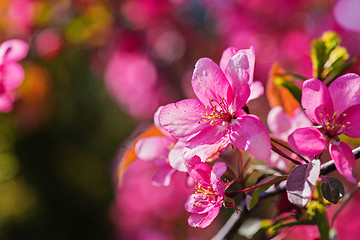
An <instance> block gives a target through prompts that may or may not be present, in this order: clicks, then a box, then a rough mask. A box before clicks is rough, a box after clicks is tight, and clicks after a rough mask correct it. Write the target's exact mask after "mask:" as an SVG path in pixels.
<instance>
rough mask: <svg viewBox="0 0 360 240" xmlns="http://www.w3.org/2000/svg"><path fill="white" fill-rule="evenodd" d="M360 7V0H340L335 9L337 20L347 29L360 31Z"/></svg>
mask: <svg viewBox="0 0 360 240" xmlns="http://www.w3.org/2000/svg"><path fill="white" fill-rule="evenodd" d="M359 9H360V2H359V1H358V0H339V1H337V3H336V5H335V7H334V9H333V13H334V17H335V20H336V21H337V23H338V24H339V25H340V26H341V27H343V28H345V29H347V30H350V31H355V32H360V24H359V23H360V15H359Z"/></svg>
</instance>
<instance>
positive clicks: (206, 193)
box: [195, 183, 217, 206]
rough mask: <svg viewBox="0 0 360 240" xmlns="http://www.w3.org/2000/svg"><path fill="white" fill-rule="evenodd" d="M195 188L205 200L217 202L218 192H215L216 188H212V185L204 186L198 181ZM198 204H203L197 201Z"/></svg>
mask: <svg viewBox="0 0 360 240" xmlns="http://www.w3.org/2000/svg"><path fill="white" fill-rule="evenodd" d="M195 189H196V192H195V193H196V194H198V195H200V196H202V197H203V200H204V201H207V202H210V203H211V202H216V200H217V195H216V193H215V192H214V190H213V189H212V187H210V186H207V187H204V186H202V185H201V184H200V183H198V184H197V185H196V186H195ZM195 205H196V206H198V205H200V206H201V205H202V203H201V202H197V203H195Z"/></svg>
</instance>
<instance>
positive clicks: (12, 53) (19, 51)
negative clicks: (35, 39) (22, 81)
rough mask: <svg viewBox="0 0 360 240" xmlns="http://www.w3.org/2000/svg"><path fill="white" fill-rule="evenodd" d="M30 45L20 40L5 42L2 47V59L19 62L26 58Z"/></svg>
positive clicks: (0, 49) (0, 51) (0, 53)
mask: <svg viewBox="0 0 360 240" xmlns="http://www.w3.org/2000/svg"><path fill="white" fill-rule="evenodd" d="M28 50H29V45H28V44H27V43H26V42H25V41H23V40H20V39H11V40H8V41H5V42H3V43H2V44H1V46H0V58H5V59H4V60H5V61H19V60H21V59H23V58H25V57H26V55H27V53H28Z"/></svg>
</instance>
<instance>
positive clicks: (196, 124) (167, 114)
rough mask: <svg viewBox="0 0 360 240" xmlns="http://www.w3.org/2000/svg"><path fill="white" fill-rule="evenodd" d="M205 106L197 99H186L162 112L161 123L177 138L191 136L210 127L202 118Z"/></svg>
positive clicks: (169, 105)
mask: <svg viewBox="0 0 360 240" xmlns="http://www.w3.org/2000/svg"><path fill="white" fill-rule="evenodd" d="M205 115H206V109H205V106H204V105H203V104H202V103H201V102H200V101H199V100H197V99H186V100H182V101H179V102H177V103H170V104H168V105H166V106H165V107H164V108H163V109H162V110H161V111H160V116H159V119H160V123H161V125H162V126H163V127H164V128H165V129H166V130H168V131H169V133H170V134H171V135H173V136H175V137H177V138H182V137H186V136H190V135H192V134H194V133H197V132H199V131H201V130H202V129H204V128H206V127H208V126H209V123H208V122H205V121H204V120H203V118H202V116H205Z"/></svg>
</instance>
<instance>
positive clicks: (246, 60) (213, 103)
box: [160, 47, 270, 161]
mask: <svg viewBox="0 0 360 240" xmlns="http://www.w3.org/2000/svg"><path fill="white" fill-rule="evenodd" d="M227 59H228V60H227ZM223 62H227V64H226V67H224V66H225V64H222V63H223ZM254 64H255V52H254V48H253V47H252V48H250V49H246V50H240V51H238V52H237V53H236V54H235V55H234V56H233V57H231V58H230V59H229V58H228V57H226V56H223V59H222V60H221V61H220V66H221V68H220V67H219V66H218V65H217V64H216V63H214V62H213V61H212V60H210V59H208V58H202V59H200V60H199V61H198V62H197V63H196V66H195V70H194V73H193V77H192V87H193V90H194V92H195V94H196V96H197V97H198V99H186V100H182V101H179V102H177V103H171V104H168V105H166V106H165V107H164V108H163V109H162V110H161V112H160V122H161V124H162V125H163V126H164V127H165V128H166V129H167V130H168V131H169V133H170V134H172V135H173V136H175V137H177V138H183V137H189V136H191V135H194V134H196V135H194V137H191V138H190V139H189V142H188V145H187V149H188V150H187V153H186V155H187V156H186V157H191V156H194V155H195V154H196V155H199V156H200V157H201V159H202V160H203V161H205V160H207V159H214V156H215V157H216V156H217V155H218V154H219V153H221V152H222V151H224V150H225V149H226V148H227V147H228V146H229V145H230V144H233V145H234V146H235V147H237V148H239V149H242V150H244V151H249V152H250V153H251V154H252V155H254V156H255V157H257V158H259V159H267V158H269V157H270V136H269V133H268V131H267V129H266V127H265V126H264V124H263V123H262V122H261V120H260V119H259V118H258V117H257V116H255V115H252V114H247V113H246V109H247V108H246V106H245V104H246V102H247V101H248V99H249V97H250V84H251V83H252V79H253V69H254ZM224 68H225V69H224ZM244 109H245V110H244Z"/></svg>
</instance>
